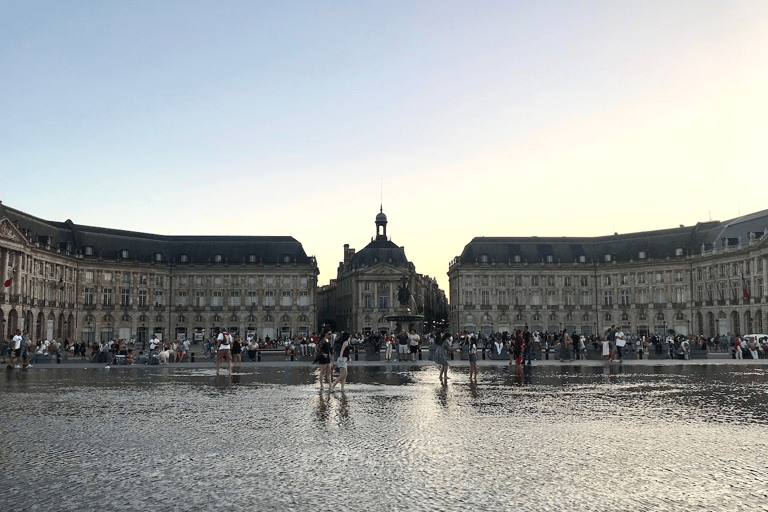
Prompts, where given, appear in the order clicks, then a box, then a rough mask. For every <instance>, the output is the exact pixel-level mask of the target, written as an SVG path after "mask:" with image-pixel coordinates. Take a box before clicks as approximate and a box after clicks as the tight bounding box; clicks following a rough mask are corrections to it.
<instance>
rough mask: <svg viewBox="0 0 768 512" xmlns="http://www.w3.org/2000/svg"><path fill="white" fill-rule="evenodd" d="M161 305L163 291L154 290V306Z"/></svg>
mask: <svg viewBox="0 0 768 512" xmlns="http://www.w3.org/2000/svg"><path fill="white" fill-rule="evenodd" d="M162 305H163V292H155V306H162Z"/></svg>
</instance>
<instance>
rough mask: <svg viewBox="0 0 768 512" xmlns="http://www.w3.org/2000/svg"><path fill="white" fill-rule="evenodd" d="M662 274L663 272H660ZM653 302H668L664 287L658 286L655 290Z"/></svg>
mask: <svg viewBox="0 0 768 512" xmlns="http://www.w3.org/2000/svg"><path fill="white" fill-rule="evenodd" d="M658 275H661V274H658ZM653 295H654V297H653V302H655V303H659V304H663V303H665V302H667V292H666V291H665V290H664V288H656V289H655V290H654V291H653Z"/></svg>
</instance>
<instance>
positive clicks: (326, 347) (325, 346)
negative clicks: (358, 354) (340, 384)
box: [317, 329, 333, 389]
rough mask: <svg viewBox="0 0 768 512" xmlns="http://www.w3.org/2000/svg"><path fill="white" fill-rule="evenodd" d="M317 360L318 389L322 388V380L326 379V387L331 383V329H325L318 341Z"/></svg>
mask: <svg viewBox="0 0 768 512" xmlns="http://www.w3.org/2000/svg"><path fill="white" fill-rule="evenodd" d="M318 344H319V347H318V349H317V350H318V352H319V353H318V355H317V362H318V363H320V389H323V382H324V381H326V380H327V381H328V387H330V386H331V384H333V366H332V364H331V330H330V329H325V330H324V331H323V336H322V338H321V339H320V341H319V342H318Z"/></svg>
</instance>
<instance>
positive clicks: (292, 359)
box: [291, 350, 295, 361]
mask: <svg viewBox="0 0 768 512" xmlns="http://www.w3.org/2000/svg"><path fill="white" fill-rule="evenodd" d="M293 357H294V355H293V350H291V361H295V359H294V358H293Z"/></svg>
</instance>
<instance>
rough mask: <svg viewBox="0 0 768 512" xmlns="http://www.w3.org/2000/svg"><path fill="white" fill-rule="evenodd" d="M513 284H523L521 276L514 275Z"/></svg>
mask: <svg viewBox="0 0 768 512" xmlns="http://www.w3.org/2000/svg"><path fill="white" fill-rule="evenodd" d="M515 286H523V278H522V277H520V276H515Z"/></svg>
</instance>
